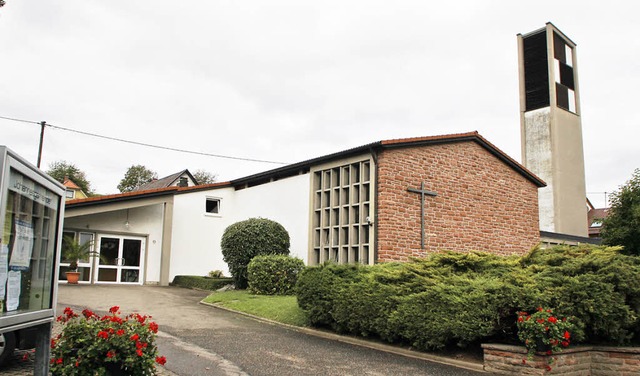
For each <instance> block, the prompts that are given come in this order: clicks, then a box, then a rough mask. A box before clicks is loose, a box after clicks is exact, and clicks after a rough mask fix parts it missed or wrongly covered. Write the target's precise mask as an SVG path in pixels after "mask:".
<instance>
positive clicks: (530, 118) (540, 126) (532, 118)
mask: <svg viewBox="0 0 640 376" xmlns="http://www.w3.org/2000/svg"><path fill="white" fill-rule="evenodd" d="M550 119H551V111H550V109H549V107H545V108H541V109H538V110H533V111H529V112H525V113H524V127H523V130H524V132H523V150H522V152H523V154H522V155H523V157H522V159H523V162H524V165H525V166H527V168H528V169H529V170H531V171H533V172H534V173H535V174H536V175H538V176H539V177H540V178H541V179H542V180H544V181H545V182H546V183H547V186H546V187H543V188H539V189H538V207H539V211H540V214H539V216H540V230H542V231H551V232H555V231H556V225H555V204H554V199H555V198H554V179H553V177H554V176H553V169H554V164H553V153H552V146H551V130H550V126H551V120H550Z"/></svg>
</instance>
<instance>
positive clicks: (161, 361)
mask: <svg viewBox="0 0 640 376" xmlns="http://www.w3.org/2000/svg"><path fill="white" fill-rule="evenodd" d="M156 363H158V364H160V365H161V366H164V365H165V363H167V358H165V357H164V356H156Z"/></svg>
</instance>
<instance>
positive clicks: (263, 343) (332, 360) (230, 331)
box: [58, 284, 486, 376]
mask: <svg viewBox="0 0 640 376" xmlns="http://www.w3.org/2000/svg"><path fill="white" fill-rule="evenodd" d="M207 294H208V293H207V292H202V291H196V290H189V289H183V288H179V287H156V286H115V285H111V286H105V285H78V286H71V285H65V284H61V285H60V286H59V291H58V309H59V310H60V312H61V310H62V309H63V308H64V307H67V306H70V307H74V308H77V309H82V308H90V309H92V310H95V311H102V312H105V311H108V309H109V308H110V307H112V306H114V305H117V306H119V307H120V310H121V312H122V313H131V312H139V313H141V314H147V315H152V316H153V319H154V321H156V322H157V323H158V324H159V325H160V332H159V336H158V348H159V350H160V353H161V354H162V355H165V356H166V357H167V364H166V366H165V367H166V368H167V370H169V371H172V372H174V373H175V374H177V375H180V376H189V375H198V376H201V375H202V376H206V375H216V376H218V375H219V376H229V375H251V376H263V375H264V376H266V375H278V376H287V375H296V376H298V375H376V376H378V375H433V376H436V375H437V376H447V375H460V376H472V375H486V373H482V372H476V371H471V370H466V369H461V368H457V367H453V366H449V365H444V364H439V363H434V362H430V361H425V360H421V359H412V358H407V357H405V356H401V355H396V354H392V353H389V352H386V351H380V350H376V349H370V348H364V347H360V346H355V345H352V344H349V343H344V342H341V341H335V340H331V339H326V338H321V337H317V336H313V335H309V334H307V333H303V332H300V331H297V330H292V329H289V328H285V327H282V326H279V325H274V324H269V323H265V322H262V321H258V320H255V319H252V318H249V317H246V316H243V315H240V314H237V313H233V312H228V311H225V310H221V309H217V308H213V307H209V306H206V305H202V304H199V301H200V300H202V298H204V297H205V296H206V295H207Z"/></svg>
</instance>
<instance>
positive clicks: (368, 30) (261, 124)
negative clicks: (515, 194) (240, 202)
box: [0, 0, 640, 205]
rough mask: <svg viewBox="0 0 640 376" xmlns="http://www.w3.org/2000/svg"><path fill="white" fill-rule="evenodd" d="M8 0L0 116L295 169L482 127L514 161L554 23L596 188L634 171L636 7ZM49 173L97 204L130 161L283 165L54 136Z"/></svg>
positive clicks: (232, 171) (34, 140) (3, 133)
mask: <svg viewBox="0 0 640 376" xmlns="http://www.w3.org/2000/svg"><path fill="white" fill-rule="evenodd" d="M6 1H7V4H6V5H5V6H4V7H3V8H0V116H8V117H14V118H20V119H27V120H33V121H43V120H44V121H47V122H48V123H50V124H53V125H59V126H62V127H67V128H72V129H77V130H81V131H84V132H90V133H97V134H101V135H105V136H110V137H117V138H124V139H129V140H134V141H139V142H144V143H149V144H157V145H165V146H169V147H173V148H179V149H189V150H194V151H201V152H205V153H213V154H222V155H229V156H235V157H247V158H255V159H265V160H272V161H283V162H291V163H293V162H298V161H301V160H305V159H309V158H313V157H317V156H321V155H324V154H329V153H332V152H336V151H340V150H343V149H346V148H350V147H354V146H359V145H362V144H366V143H369V142H373V141H378V140H382V139H392V138H401V137H417V136H430V135H439V134H450V133H458V132H468V131H473V130H477V131H479V132H480V134H481V135H483V136H484V137H486V138H487V139H488V140H489V141H491V142H492V143H494V144H495V145H496V146H498V147H499V148H501V149H502V150H503V151H505V152H506V153H508V154H509V155H511V156H512V157H514V158H515V159H517V160H520V130H519V99H518V72H517V44H516V34H517V33H527V32H529V31H533V30H535V29H538V28H541V27H543V26H544V24H545V23H546V22H547V21H551V22H553V23H554V24H555V25H556V26H557V27H558V28H559V29H560V30H562V31H563V32H564V33H565V34H567V35H568V36H569V37H570V38H571V39H572V40H573V41H574V42H576V43H577V45H578V47H577V53H578V62H577V63H578V64H577V65H578V67H577V69H578V75H579V85H580V94H581V106H582V125H583V137H584V149H585V165H586V174H587V191H588V192H604V191H608V192H611V191H613V190H615V189H617V188H618V186H619V185H621V184H623V183H624V182H625V181H626V180H628V179H629V178H630V177H631V173H632V172H633V170H634V169H635V168H638V167H640V148H638V146H637V142H638V141H637V140H638V136H640V130H639V127H638V125H639V124H640V112H638V111H636V108H637V106H638V104H637V103H638V95H637V94H635V93H636V90H635V88H637V87H640V74H638V72H639V71H640V56H639V55H640V39H638V35H640V23H638V21H637V15H638V14H640V2H635V1H625V2H622V1H610V2H606V3H603V2H601V1H537V2H535V3H521V2H517V1H483V2H478V1H448V2H428V1H371V0H369V1H301V0H298V1H246V0H244V1H166V0H155V1H151V0H130V1H123V2H113V1H96V0H65V1H52V0H40V1H34V0H6ZM38 137H39V127H38V126H37V125H33V124H25V123H18V122H12V121H8V120H2V119H0V144H5V145H7V146H8V147H9V148H11V149H13V150H14V151H16V152H18V153H19V154H21V155H22V156H23V157H25V158H27V159H28V160H30V161H32V162H34V163H35V161H36V158H37V147H38ZM56 160H67V161H70V162H73V163H75V164H76V165H77V166H78V167H79V168H81V169H82V170H84V171H85V172H86V173H87V175H88V178H89V180H90V181H91V183H92V186H93V188H94V189H95V190H96V191H97V192H98V193H103V194H106V193H116V192H117V189H116V185H117V184H118V182H119V181H120V179H122V177H123V176H124V173H125V171H126V170H127V168H128V167H129V166H131V165H132V164H143V165H145V166H147V167H149V168H150V169H152V170H155V171H157V172H158V174H159V176H166V175H169V174H171V173H174V172H177V171H179V170H182V169H184V168H188V169H189V170H191V171H192V172H193V171H195V170H197V169H204V170H207V171H211V172H215V173H218V174H219V179H220V180H229V179H233V178H237V177H241V176H245V175H248V174H251V173H256V172H260V171H264V170H267V169H271V168H274V167H278V165H273V164H265V163H255V162H242V161H234V160H227V159H220V158H212V157H202V156H194V155H189V154H181V153H176V152H170V151H161V150H156V149H149V148H145V147H142V146H134V145H130V144H123V143H118V142H114V141H108V140H101V139H96V138H91V137H88V136H84V135H79V134H74V133H69V132H66V131H62V130H56V129H51V128H47V131H46V135H45V144H44V152H43V163H42V165H43V168H44V169H46V167H47V166H48V164H49V163H51V162H53V161H56ZM589 197H590V198H591V199H592V200H593V201H594V203H596V205H602V204H603V203H604V200H603V198H604V196H603V195H602V194H597V195H596V194H590V195H589Z"/></svg>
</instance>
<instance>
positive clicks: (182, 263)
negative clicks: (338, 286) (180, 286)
mask: <svg viewBox="0 0 640 376" xmlns="http://www.w3.org/2000/svg"><path fill="white" fill-rule="evenodd" d="M309 179H310V177H309V174H305V175H298V176H294V177H290V178H287V179H283V180H278V181H275V182H272V183H268V184H262V185H258V186H255V187H252V188H245V189H241V190H238V191H236V190H234V189H233V188H220V189H210V190H206V191H196V192H192V193H185V194H178V195H176V196H175V197H174V207H173V236H172V242H171V243H172V247H171V270H170V273H169V280H170V281H172V280H173V278H174V277H175V276H176V275H206V274H207V273H208V272H209V271H211V270H222V271H223V272H224V273H225V275H227V276H228V275H229V268H228V266H227V264H226V263H225V262H224V261H223V257H222V251H221V249H220V241H221V239H222V234H223V233H224V230H225V229H226V228H227V227H228V226H229V225H231V224H233V223H236V222H238V221H242V220H245V219H249V218H254V217H263V218H268V219H272V220H274V221H276V222H278V223H280V224H281V225H283V226H284V228H285V229H286V230H287V231H288V232H289V236H290V237H291V248H290V249H291V255H292V256H295V257H299V258H301V259H303V260H304V261H305V263H306V262H307V247H308V232H309V227H308V223H309V189H310V188H309V182H310V180H309ZM207 197H211V198H219V199H221V203H220V214H219V215H212V214H206V213H205V202H206V199H207Z"/></svg>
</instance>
